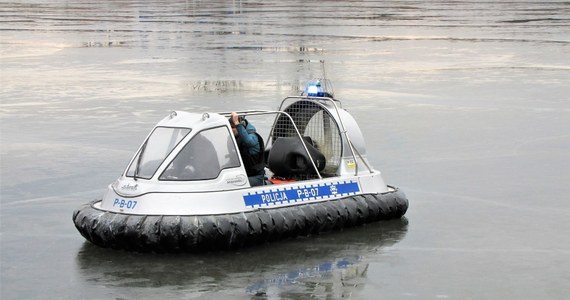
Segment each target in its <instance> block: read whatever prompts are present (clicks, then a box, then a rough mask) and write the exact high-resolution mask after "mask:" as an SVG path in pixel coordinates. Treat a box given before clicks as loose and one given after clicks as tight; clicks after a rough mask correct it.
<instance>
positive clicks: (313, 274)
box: [77, 218, 408, 298]
mask: <svg viewBox="0 0 570 300" xmlns="http://www.w3.org/2000/svg"><path fill="white" fill-rule="evenodd" d="M407 227H408V221H407V219H406V218H402V219H400V220H392V221H380V222H377V223H371V224H367V225H365V226H361V227H358V228H351V229H347V230H344V231H341V232H336V233H329V234H323V235H318V236H312V237H305V238H296V239H292V240H285V241H282V242H277V243H271V244H265V245H261V246H259V247H251V248H246V249H242V250H241V251H239V252H214V253H207V254H142V253H130V252H125V251H117V250H111V249H104V248H100V247H97V246H94V245H92V244H90V243H88V242H85V243H84V245H83V247H82V248H81V250H80V251H79V253H77V264H78V268H79V274H81V276H82V279H83V280H85V281H87V282H95V283H97V284H102V285H105V286H106V287H108V288H113V287H149V286H151V287H152V286H154V287H158V286H162V287H166V286H170V287H175V288H178V289H184V290H189V291H192V292H204V291H212V290H214V291H217V290H221V289H224V288H228V286H229V287H235V288H238V287H239V289H241V293H245V294H250V295H258V296H259V295H271V294H272V293H277V294H278V295H277V296H280V297H284V298H287V297H290V296H294V295H296V294H297V296H301V295H313V296H315V297H318V298H320V297H333V298H338V297H339V296H343V295H350V294H352V293H357V291H358V289H359V288H361V287H362V285H364V284H365V283H366V271H367V269H368V263H369V261H368V260H369V259H370V258H369V257H368V254H367V253H376V254H378V253H382V251H383V249H384V248H386V247H390V246H392V245H394V244H396V243H398V242H399V241H400V240H402V239H403V238H404V236H405V235H406V232H407ZM300 289H301V290H300Z"/></svg>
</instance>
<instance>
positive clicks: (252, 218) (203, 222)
mask: <svg viewBox="0 0 570 300" xmlns="http://www.w3.org/2000/svg"><path fill="white" fill-rule="evenodd" d="M99 201H100V200H99ZM96 202H98V201H93V202H91V203H87V204H85V205H83V206H81V207H80V208H79V209H77V210H76V211H75V212H74V213H73V222H74V223H75V227H77V230H79V232H80V233H81V235H83V237H85V239H87V240H88V241H90V242H92V243H93V244H96V245H99V246H102V247H109V248H115V249H125V250H130V251H139V252H149V251H152V252H204V251H216V250H229V249H236V248H241V247H245V246H250V245H254V244H261V243H264V242H271V241H275V240H280V239H285V238H291V237H296V236H307V235H311V234H318V233H321V232H327V231H333V230H338V229H341V228H347V227H352V226H357V225H361V224H364V223H369V222H375V221H379V220H389V219H395V218H400V217H402V216H403V215H404V214H405V213H406V211H407V209H408V200H407V198H406V196H405V195H404V193H403V192H401V191H400V190H399V189H395V190H394V191H392V192H389V193H383V194H363V195H356V196H350V197H345V198H341V199H337V200H331V201H324V202H317V203H310V204H303V205H296V206H288V207H280V208H273V209H260V210H256V211H251V212H240V213H232V214H222V215H189V216H169V215H132V214H122V213H114V212H108V211H103V210H99V209H96V208H94V207H93V204H94V203H96Z"/></svg>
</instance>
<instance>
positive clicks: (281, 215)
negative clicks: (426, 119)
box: [73, 80, 408, 252]
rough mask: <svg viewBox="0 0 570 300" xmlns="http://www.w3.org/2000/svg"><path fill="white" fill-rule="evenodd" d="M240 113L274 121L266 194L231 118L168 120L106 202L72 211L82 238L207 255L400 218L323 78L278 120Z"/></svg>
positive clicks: (173, 116)
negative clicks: (252, 177) (253, 180)
mask: <svg viewBox="0 0 570 300" xmlns="http://www.w3.org/2000/svg"><path fill="white" fill-rule="evenodd" d="M239 114H240V115H242V116H245V117H246V119H250V118H266V119H268V120H269V121H268V122H267V124H268V127H269V128H267V132H268V134H267V136H266V137H265V138H264V137H261V135H259V141H260V142H261V143H262V146H263V148H262V149H263V155H262V157H263V169H264V171H265V179H266V180H265V184H262V185H259V186H252V185H251V184H250V182H249V180H248V175H247V174H248V173H247V172H246V168H245V167H244V166H245V165H246V163H245V162H244V159H243V158H242V156H241V155H240V152H239V147H238V143H237V141H236V138H235V137H234V134H233V133H232V126H231V124H230V123H229V122H228V117H229V113H192V112H182V111H176V112H172V113H170V115H168V116H167V117H165V118H164V119H163V120H161V121H160V122H159V123H158V124H157V125H156V126H155V127H154V128H153V130H152V131H151V132H150V134H149V135H148V136H147V138H146V139H145V140H144V142H143V144H142V145H141V146H140V148H139V149H138V151H137V152H136V154H135V155H134V157H133V158H132V159H131V161H130V163H129V164H128V166H127V168H126V170H125V171H124V172H123V174H122V175H121V176H120V177H119V178H118V179H117V180H116V181H115V182H114V183H112V184H111V185H109V187H108V190H107V192H106V193H105V195H104V196H103V199H101V200H96V201H93V202H90V203H87V204H84V205H83V206H81V207H80V208H78V209H77V210H76V211H75V212H74V213H73V222H74V223H75V226H76V228H77V229H78V230H79V232H80V233H81V235H83V237H85V238H86V239H87V240H88V241H90V242H92V243H94V244H96V245H99V246H102V247H111V248H117V249H126V250H134V251H155V252H166V251H169V252H170V251H174V252H177V251H188V252H195V251H210V250H221V249H234V248H239V247H243V246H247V245H252V244H256V243H263V242H267V241H274V240H278V239H283V238H287V237H295V236H300V235H304V236H307V235H311V234H317V233H320V232H326V231H331V230H337V229H341V228H344V227H349V226H355V225H360V224H363V223H367V222H373V221H378V220H386V219H394V218H400V217H402V216H403V215H404V214H405V213H406V210H407V209H408V200H407V198H406V196H405V195H404V193H403V192H402V191H400V190H399V189H398V188H396V187H393V186H389V185H386V183H385V182H384V180H383V179H382V176H381V173H380V172H379V171H377V170H375V169H374V168H373V167H372V166H371V165H370V162H369V161H368V160H367V158H366V149H365V143H364V138H363V136H362V133H361V131H360V129H359V127H358V125H357V123H356V121H355V120H354V118H353V117H352V116H351V115H350V114H348V112H346V110H344V109H343V108H342V103H341V102H340V101H339V100H337V99H335V98H334V97H333V93H332V86H331V84H330V82H329V81H328V80H314V81H311V82H310V83H309V84H308V86H307V88H306V89H305V91H304V93H302V94H301V95H300V96H291V97H287V98H285V99H284V100H283V101H282V102H281V105H280V107H279V109H278V110H277V111H244V112H239ZM256 124H257V125H259V124H263V122H258V123H256Z"/></svg>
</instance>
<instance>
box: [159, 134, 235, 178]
mask: <svg viewBox="0 0 570 300" xmlns="http://www.w3.org/2000/svg"><path fill="white" fill-rule="evenodd" d="M214 145H215V146H214ZM239 166H240V161H239V156H238V153H237V151H236V149H235V146H234V142H233V139H232V138H231V136H230V132H229V130H228V128H227V127H218V128H213V129H208V130H204V131H201V132H199V133H197V134H196V136H194V137H193V138H192V139H191V140H190V141H189V142H188V144H186V145H185V146H184V148H183V149H182V150H180V153H178V155H176V158H174V159H173V160H172V162H171V163H170V164H169V165H168V167H167V168H166V170H165V171H164V172H163V173H162V175H160V178H159V180H205V179H214V178H216V177H218V175H219V174H220V172H221V170H222V169H225V168H235V167H239Z"/></svg>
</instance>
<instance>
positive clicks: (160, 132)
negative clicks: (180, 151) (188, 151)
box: [127, 127, 191, 179]
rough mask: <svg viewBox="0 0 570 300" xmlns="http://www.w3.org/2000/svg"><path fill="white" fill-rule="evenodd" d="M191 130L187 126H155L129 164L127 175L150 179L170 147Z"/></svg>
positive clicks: (174, 145)
mask: <svg viewBox="0 0 570 300" xmlns="http://www.w3.org/2000/svg"><path fill="white" fill-rule="evenodd" d="M190 131H191V129H189V128H169V127H157V128H155V129H154V131H153V132H152V133H151V135H150V136H149V137H148V139H147V140H146V141H145V143H144V144H143V146H142V147H141V150H140V151H139V152H138V153H137V156H136V157H135V158H134V159H133V162H132V163H131V165H130V166H129V169H128V171H127V176H129V177H135V176H136V178H144V179H150V178H152V176H153V175H154V173H155V172H156V170H157V169H158V167H159V166H160V165H161V164H162V162H163V161H164V160H165V159H166V157H167V156H168V155H169V154H170V152H171V151H172V149H174V147H176V145H178V143H180V141H181V140H182V139H183V138H184V137H185V136H186V135H187V134H188V133H189V132H190Z"/></svg>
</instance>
